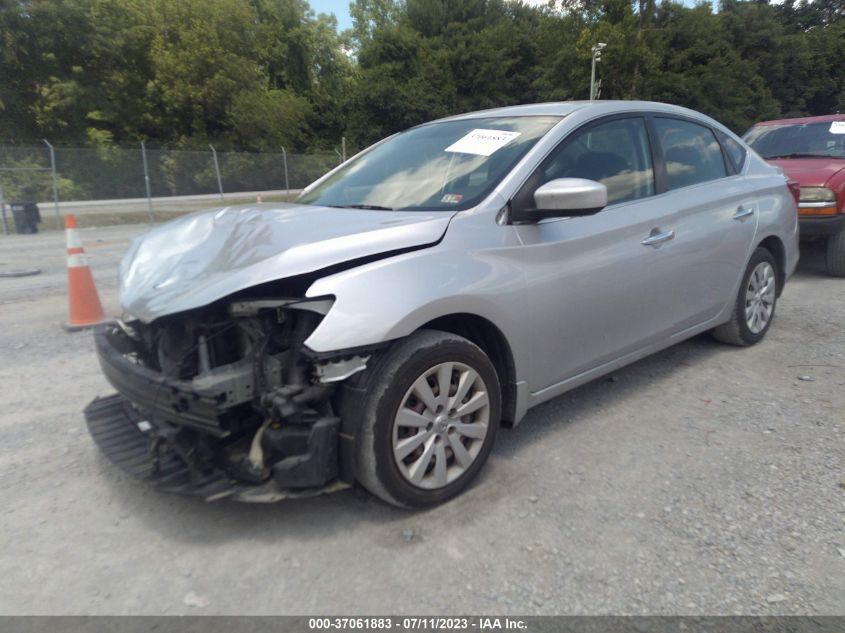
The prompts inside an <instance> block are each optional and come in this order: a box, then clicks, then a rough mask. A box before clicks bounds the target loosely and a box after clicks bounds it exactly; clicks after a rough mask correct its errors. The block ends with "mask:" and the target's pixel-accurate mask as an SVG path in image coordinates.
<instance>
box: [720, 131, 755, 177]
mask: <svg viewBox="0 0 845 633" xmlns="http://www.w3.org/2000/svg"><path fill="white" fill-rule="evenodd" d="M716 138H718V139H719V143H721V144H722V149H724V150H725V155H726V156H727V157H728V167H730V171H731V173H732V174H738V173H739V172H741V171H742V167H743V165H745V155H746V153H747V152H746V151H745V148H744V147H743V146H742V145H741V144H739V143H737V142H736V141H735V140H733V139H732V138H731V137H730V136H728V135H727V134H725V133H724V132H720V131H719V130H716Z"/></svg>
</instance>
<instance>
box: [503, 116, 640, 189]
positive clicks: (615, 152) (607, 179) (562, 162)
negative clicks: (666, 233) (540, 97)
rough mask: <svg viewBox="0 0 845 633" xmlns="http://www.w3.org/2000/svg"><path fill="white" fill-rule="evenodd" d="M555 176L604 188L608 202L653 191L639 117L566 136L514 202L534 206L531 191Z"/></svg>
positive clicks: (595, 126)
mask: <svg viewBox="0 0 845 633" xmlns="http://www.w3.org/2000/svg"><path fill="white" fill-rule="evenodd" d="M556 178H586V179H588V180H595V181H596V182H600V183H602V184H603V185H604V186H605V187H607V202H608V204H613V203H615V202H625V201H627V200H635V199H637V198H644V197H646V196H650V195H653V194H654V169H653V167H652V163H651V152H650V151H649V143H648V133H647V132H646V126H645V121H644V120H643V119H642V118H639V117H636V118H630V119H614V120H612V121H608V122H606V123H600V124H598V125H593V126H590V127H588V128H586V129H581V130H576V131H575V132H573V133H572V134H571V135H570V136H568V137H566V139H564V140H563V141H562V142H561V144H560V145H559V146H558V147H557V148H556V149H555V150H554V151H553V152H552V154H550V155H549V157H548V158H546V160H544V161H543V163H542V165H540V167H539V168H538V170H537V171H536V172H535V173H534V174H533V175H532V177H531V178H530V179H529V181H528V182H527V183H526V185H525V186H524V187H523V189H522V190H521V191H520V193H519V194H517V198H516V199H515V203H517V204H522V205H525V206H533V201H532V199H531V198H530V197H531V196H533V195H534V191H536V189H537V188H538V187H539V186H540V185H543V184H545V183H547V182H549V181H550V180H555V179H556Z"/></svg>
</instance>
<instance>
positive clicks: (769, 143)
mask: <svg viewBox="0 0 845 633" xmlns="http://www.w3.org/2000/svg"><path fill="white" fill-rule="evenodd" d="M744 139H745V142H746V143H748V144H749V145H750V146H751V147H752V148H753V149H754V151H755V152H757V153H758V154H760V156H762V157H763V158H766V159H771V158H802V157H810V158H812V157H816V156H820V157H828V156H830V157H833V158H845V121H832V122H825V123H776V124H772V125H755V126H754V127H753V128H751V129H750V130H748V132H746V133H745V137H744Z"/></svg>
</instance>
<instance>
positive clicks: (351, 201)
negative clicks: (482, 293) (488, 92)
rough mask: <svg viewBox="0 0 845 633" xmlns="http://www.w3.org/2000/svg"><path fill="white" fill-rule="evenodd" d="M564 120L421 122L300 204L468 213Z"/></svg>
mask: <svg viewBox="0 0 845 633" xmlns="http://www.w3.org/2000/svg"><path fill="white" fill-rule="evenodd" d="M560 120H561V117H556V116H524V117H486V118H479V119H460V120H456V121H443V122H438V123H429V124H426V125H421V126H419V127H415V128H412V129H410V130H408V131H406V132H402V133H401V134H398V135H396V136H395V137H393V138H391V139H389V140H387V141H385V142H384V143H382V144H381V145H379V146H378V147H375V148H373V149H372V150H370V151H369V152H367V153H365V154H363V155H362V156H360V157H358V158H355V159H353V160H351V161H349V162H348V163H347V164H346V165H344V166H343V167H342V168H341V169H339V170H338V171H337V172H336V173H334V174H333V175H332V176H331V177H330V178H328V179H327V180H325V181H324V182H322V183H320V184H319V185H317V186H316V187H314V188H313V189H311V190H310V191H307V192H305V193H304V194H303V195H302V196H300V197H299V199H298V200H297V202H300V203H302V204H313V205H325V206H332V207H348V208H359V209H360V208H363V209H386V210H394V209H395V210H410V211H417V210H419V211H439V210H449V211H456V210H457V211H460V210H463V209H469V208H470V207H472V206H475V205H476V204H478V203H479V202H480V201H481V200H482V199H483V198H484V197H485V196H486V195H487V194H488V193H490V191H492V190H493V188H494V187H495V186H496V184H498V182H499V181H500V180H501V179H502V178H503V177H504V176H505V175H506V174H507V173H508V172H509V171H510V170H511V169H512V168H513V167H514V166H515V165H516V163H517V162H518V161H519V160H520V159H521V158H522V157H523V156H525V154H526V152H528V150H529V149H531V148H532V147H533V146H534V144H535V143H536V142H537V141H538V140H539V139H540V138H541V137H542V136H543V135H544V134H546V133H547V132H548V131H549V130H550V129H552V127H554V125H555V124H556V123H558V122H559V121H560Z"/></svg>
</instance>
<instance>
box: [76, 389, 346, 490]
mask: <svg viewBox="0 0 845 633" xmlns="http://www.w3.org/2000/svg"><path fill="white" fill-rule="evenodd" d="M85 420H86V422H87V424H88V430H89V431H90V433H91V436H92V437H93V438H94V441H95V442H96V444H97V445H98V446H99V448H100V450H101V451H102V452H103V453H104V454H105V455H106V457H108V458H109V460H110V461H112V462H113V463H114V464H115V465H117V466H118V467H120V468H121V469H122V470H124V471H125V472H127V473H128V474H130V475H132V476H133V477H135V478H137V479H141V480H143V481H145V482H147V483H149V484H152V485H153V486H154V487H155V488H157V489H158V490H161V491H163V492H171V493H176V494H184V495H191V496H196V497H200V498H202V499H205V500H206V501H215V500H218V499H227V498H228V499H233V500H237V501H247V502H259V503H260V502H264V503H267V502H273V501H279V500H281V499H285V498H293V497H309V496H314V495H319V494H323V493H327V492H334V491H336V490H340V489H343V488H347V487H348V484H346V483H343V482H341V481H339V480H337V479H334V476H335V475H336V470H337V421H336V419H334V420H335V421H334V422H332V421H331V420H332V419H327V420H325V421H323V423H322V424H319V423H318V424H315V427H314V431H313V432H312V433H311V434H310V435H308V437H306V438H303V440H304V442H305V444H306V449H307V450H306V451H305V452H304V453H301V454H299V455H296V456H295V457H289V458H286V459H283V460H281V461H280V462H279V463H277V464H275V465H274V466H273V468H272V476H271V477H270V478H269V479H267V480H266V481H263V482H261V483H256V484H250V483H247V482H243V481H237V480H235V479H233V478H232V477H231V476H229V475H228V474H227V473H226V472H225V470H223V469H222V468H206V469H204V470H203V472H198V471H197V469H196V468H192V467H191V466H190V465H189V464H188V463H187V462H186V461H185V460H184V459H183V457H184V456H180V454H179V451H178V450H172V449H173V447H170V446H167V445H165V446H164V449H165V450H160V449H161V448H162V446H161V443H162V441H164V442H165V444H166V442H167V440H166V439H165V440H163V439H162V438H163V436H162V435H158V434H156V427H155V426H153V425H152V424H151V422H150V421H149V420H145V419H144V418H143V416H142V415H141V414H140V413H139V412H138V411H137V410H136V409H135V408H134V407H133V406H132V405H131V404H130V403H129V401H128V400H126V399H125V398H124V397H123V396H121V395H119V394H115V395H112V396H108V397H106V398H97V399H95V400H94V401H93V402H91V403H90V404H89V405H88V406H87V407H86V408H85ZM157 445H158V448H157V447H156V446H157ZM314 482H320V483H319V484H318V485H309V484H310V483H314Z"/></svg>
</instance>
